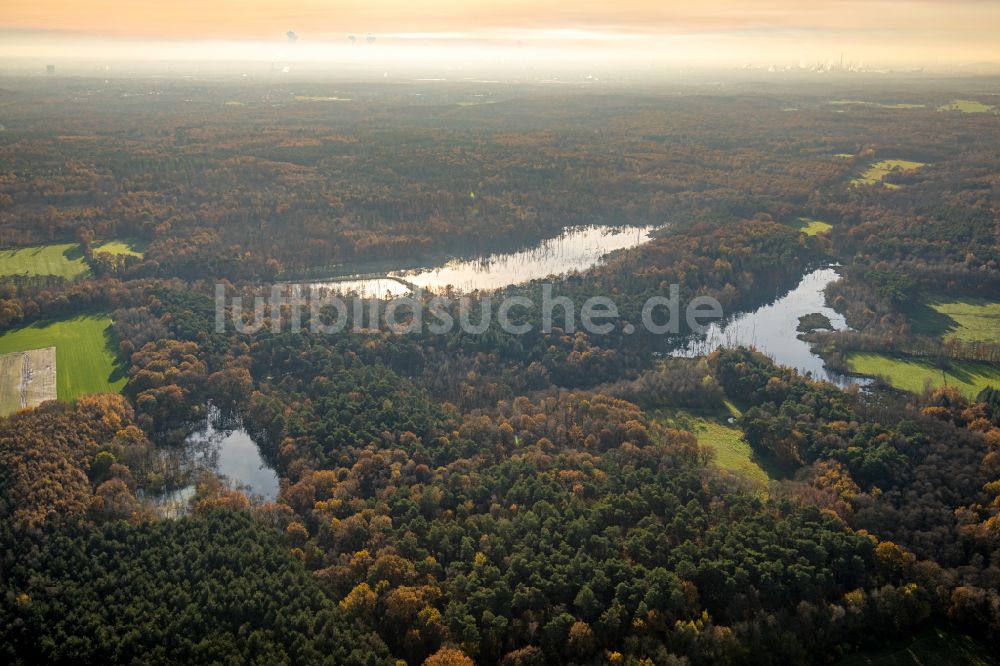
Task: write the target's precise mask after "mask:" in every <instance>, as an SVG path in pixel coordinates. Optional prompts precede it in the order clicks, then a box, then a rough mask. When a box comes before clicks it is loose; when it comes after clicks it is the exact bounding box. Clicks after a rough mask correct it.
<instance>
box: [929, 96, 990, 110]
mask: <svg viewBox="0 0 1000 666" xmlns="http://www.w3.org/2000/svg"><path fill="white" fill-rule="evenodd" d="M993 110H994V109H993V107H992V106H990V105H989V104H983V103H982V102H977V101H975V100H971V99H956V100H952V101H951V102H949V103H948V104H942V105H941V106H939V107H938V111H961V112H962V113H989V112H990V111H993Z"/></svg>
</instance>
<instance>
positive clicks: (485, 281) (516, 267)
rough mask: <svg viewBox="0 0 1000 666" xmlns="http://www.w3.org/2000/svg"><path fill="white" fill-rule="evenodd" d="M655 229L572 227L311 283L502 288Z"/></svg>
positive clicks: (368, 291)
mask: <svg viewBox="0 0 1000 666" xmlns="http://www.w3.org/2000/svg"><path fill="white" fill-rule="evenodd" d="M655 229H657V227H655V226H647V227H612V226H606V225H605V226H591V227H573V228H569V229H566V230H564V231H563V233H562V234H560V235H559V236H556V237H555V238H550V239H547V240H543V241H541V242H540V243H538V245H536V246H534V247H532V248H529V249H527V250H521V251H519V252H496V253H493V254H488V255H483V256H480V257H476V258H473V259H451V260H449V261H446V262H444V263H441V264H438V265H436V266H427V267H422V268H414V269H409V270H390V271H389V272H387V273H383V276H380V277H369V276H368V274H366V272H365V271H363V270H358V271H357V274H356V275H352V276H346V277H344V278H337V279H330V280H312V281H310V282H309V283H308V284H309V286H320V287H325V288H328V289H330V290H332V291H335V292H339V293H348V292H355V293H360V294H361V295H363V296H376V297H379V298H381V297H385V296H402V295H406V294H408V293H410V292H411V291H412V287H419V288H421V289H426V290H430V291H440V290H443V289H444V288H445V287H448V286H451V287H453V288H454V289H457V290H459V291H463V292H471V291H475V290H477V289H480V290H492V289H501V288H503V287H508V286H510V285H514V284H521V283H524V282H530V281H531V280H538V279H542V278H546V277H548V276H550V275H565V274H566V273H572V272H574V271H585V270H587V269H588V268H592V267H594V266H596V265H597V264H599V263H600V262H601V259H602V258H603V257H604V255H606V254H608V253H609V252H614V251H615V250H622V249H625V248H629V247H635V246H637V245H642V244H643V243H645V242H646V241H648V240H649V239H650V237H651V234H652V232H653V231H654V230H655Z"/></svg>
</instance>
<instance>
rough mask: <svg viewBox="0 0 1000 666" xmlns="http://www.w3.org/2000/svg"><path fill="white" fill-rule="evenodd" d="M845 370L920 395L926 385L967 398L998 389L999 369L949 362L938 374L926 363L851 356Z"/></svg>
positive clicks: (922, 361)
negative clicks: (944, 387)
mask: <svg viewBox="0 0 1000 666" xmlns="http://www.w3.org/2000/svg"><path fill="white" fill-rule="evenodd" d="M847 366H848V368H849V369H850V370H851V372H855V373H858V374H862V375H870V376H872V377H884V378H885V379H886V381H888V382H889V383H890V384H891V385H892V386H894V387H896V388H898V389H902V390H904V391H910V392H912V393H920V392H921V391H923V390H924V386H926V385H927V384H928V383H930V385H931V386H933V387H938V386H941V385H942V384H947V385H948V386H954V387H956V388H957V389H959V390H960V391H961V392H962V393H963V394H965V395H966V396H968V397H970V398H971V397H975V396H976V395H977V394H978V393H979V392H980V391H982V390H983V389H984V388H986V387H987V386H996V387H1000V365H996V364H993V363H980V362H976V361H957V360H951V361H949V362H948V367H947V369H946V370H941V369H940V368H938V367H936V365H935V363H934V361H931V360H927V359H918V358H902V357H894V356H887V355H885V354H871V353H867V352H851V353H850V354H848V355H847Z"/></svg>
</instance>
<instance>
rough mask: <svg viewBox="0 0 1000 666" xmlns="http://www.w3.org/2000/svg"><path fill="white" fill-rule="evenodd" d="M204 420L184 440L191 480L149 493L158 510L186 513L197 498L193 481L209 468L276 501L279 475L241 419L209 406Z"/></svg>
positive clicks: (182, 465)
mask: <svg viewBox="0 0 1000 666" xmlns="http://www.w3.org/2000/svg"><path fill="white" fill-rule="evenodd" d="M207 412H208V414H207V416H206V418H205V421H204V422H203V423H201V424H200V425H199V426H198V427H197V428H196V429H195V430H193V431H192V432H191V433H190V434H189V435H188V436H187V438H186V439H185V440H184V450H183V452H182V453H181V456H180V462H179V467H180V468H181V469H182V470H183V474H184V476H185V477H186V478H189V479H191V483H189V484H188V485H185V486H182V487H180V488H173V489H170V490H166V491H163V492H160V493H156V494H147V495H146V498H147V499H149V500H150V501H152V503H153V505H154V506H155V507H156V509H157V511H158V512H159V513H160V514H161V515H163V516H167V517H177V516H180V515H183V514H185V513H186V512H187V507H188V502H189V501H190V500H191V498H192V497H194V494H195V483H194V480H195V479H196V478H197V476H198V474H199V473H200V472H202V471H210V472H213V473H215V474H218V475H219V476H221V477H223V478H225V479H226V480H227V481H229V483H230V485H231V486H232V487H234V488H239V489H241V490H243V491H244V492H247V493H249V494H250V495H252V496H257V497H261V498H263V499H265V500H268V501H274V500H275V499H277V497H278V490H279V483H278V475H277V474H276V473H275V471H274V470H273V469H272V468H271V467H270V466H269V465H268V464H267V462H266V461H265V460H264V459H263V457H261V455H260V449H259V448H258V446H257V443H256V442H254V440H253V438H251V437H250V434H249V433H248V432H247V431H246V430H245V429H244V428H243V427H242V425H241V424H240V422H239V420H238V419H233V418H226V417H224V416H223V414H222V413H221V412H220V411H219V409H218V408H217V407H215V406H213V405H212V404H209V405H208V409H207Z"/></svg>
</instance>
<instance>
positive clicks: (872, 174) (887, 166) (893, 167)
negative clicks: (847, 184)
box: [851, 160, 927, 190]
mask: <svg viewBox="0 0 1000 666" xmlns="http://www.w3.org/2000/svg"><path fill="white" fill-rule="evenodd" d="M923 166H927V165H926V164H925V163H924V162H913V161H911V160H881V161H880V162H875V163H874V164H872V165H871V166H869V167H868V168H867V169H865V170H864V171H862V172H861V174H860V175H858V177H857V178H855V179H853V180H852V181H851V185H878V184H879V183H881V184H882V186H883V187H885V188H887V189H890V190H897V189H899V185H896V184H895V183H887V182H885V177H886V176H888V175H889V174H891V173H893V172H894V171H916V170H917V169H919V168H920V167H923Z"/></svg>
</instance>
